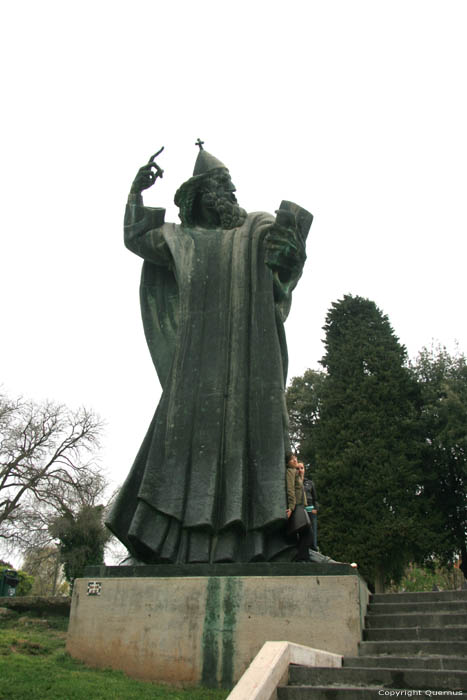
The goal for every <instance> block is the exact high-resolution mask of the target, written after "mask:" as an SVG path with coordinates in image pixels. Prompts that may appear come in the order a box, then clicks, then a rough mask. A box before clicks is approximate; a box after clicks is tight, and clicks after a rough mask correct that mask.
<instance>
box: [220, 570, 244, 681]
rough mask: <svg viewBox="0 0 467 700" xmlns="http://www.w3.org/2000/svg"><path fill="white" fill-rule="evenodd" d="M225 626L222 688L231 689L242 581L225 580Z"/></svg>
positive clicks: (234, 579) (236, 579) (223, 634)
mask: <svg viewBox="0 0 467 700" xmlns="http://www.w3.org/2000/svg"><path fill="white" fill-rule="evenodd" d="M224 581H225V583H224V625H223V630H222V687H223V688H231V687H232V686H233V682H234V680H233V679H234V658H235V631H236V630H235V628H236V624H237V611H238V609H239V607H240V600H241V594H242V587H243V586H242V581H241V579H239V578H233V577H232V578H230V577H229V578H226V579H224Z"/></svg>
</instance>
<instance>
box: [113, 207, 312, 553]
mask: <svg viewBox="0 0 467 700" xmlns="http://www.w3.org/2000/svg"><path fill="white" fill-rule="evenodd" d="M161 211H163V210H156V209H151V208H147V207H144V206H142V205H138V204H128V205H127V210H126V215H125V244H126V246H127V247H128V248H129V249H130V250H131V251H133V252H134V253H136V254H137V255H139V256H141V257H142V258H144V264H143V271H142V279H141V288H140V293H141V309H142V317H143V323H144V328H145V333H146V338H147V342H148V345H149V349H150V352H151V355H152V358H153V361H154V364H155V367H156V370H157V373H158V376H159V379H160V382H161V385H162V388H163V393H162V397H161V399H160V403H159V405H158V407H157V410H156V413H155V415H154V418H153V420H152V422H151V424H150V427H149V430H148V432H147V435H146V437H145V439H144V441H143V444H142V446H141V448H140V451H139V453H138V455H137V457H136V460H135V463H134V465H133V467H132V470H131V472H130V474H129V476H128V478H127V480H126V481H125V483H124V485H123V487H122V489H121V491H120V493H119V496H118V498H117V500H116V502H115V504H114V506H113V509H112V511H111V513H110V516H109V518H108V522H107V524H108V526H109V527H110V529H111V530H112V531H113V532H114V534H115V535H116V536H117V537H118V538H119V539H120V540H121V541H122V542H123V543H124V544H125V545H126V546H127V548H128V549H129V551H130V552H131V553H132V554H133V555H134V556H135V557H136V558H138V559H140V560H142V561H144V562H146V563H153V562H227V561H261V560H273V559H276V560H277V559H280V558H287V557H288V556H289V557H290V552H287V550H288V549H290V544H289V543H287V541H286V540H285V534H284V531H285V527H284V525H285V511H286V493H285V462H284V457H285V454H286V452H287V451H288V450H289V448H290V445H289V437H288V418H287V410H286V404H285V393H284V389H285V380H286V374H287V348H286V342H285V335H284V328H283V324H284V321H285V319H286V317H287V314H288V311H289V308H290V301H291V292H292V289H293V288H294V286H295V284H296V282H297V281H298V278H299V277H300V275H301V272H302V269H301V268H302V265H298V266H297V269H295V270H292V271H291V270H284V271H282V272H281V271H280V270H279V271H277V270H276V271H275V273H273V272H272V271H271V269H270V267H268V266H267V265H266V264H265V235H266V233H267V232H268V230H269V229H270V226H271V224H272V223H273V221H274V219H273V218H272V217H271V216H270V215H268V214H264V213H255V214H249V215H248V216H247V218H246V220H245V222H244V224H243V225H242V226H240V227H238V228H233V229H230V230H219V229H217V230H212V229H202V228H196V227H193V228H189V227H186V226H181V225H176V224H166V223H164V224H162V225H157V224H160V223H161V222H160V212H161Z"/></svg>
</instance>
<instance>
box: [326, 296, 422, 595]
mask: <svg viewBox="0 0 467 700" xmlns="http://www.w3.org/2000/svg"><path fill="white" fill-rule="evenodd" d="M324 330H325V331H326V339H325V348H326V352H325V355H324V357H323V359H322V360H321V364H322V365H323V366H324V368H325V369H326V371H327V377H326V380H325V381H324V382H323V384H322V387H321V391H320V394H321V396H320V419H319V421H318V423H317V424H316V427H315V429H314V435H313V439H314V443H315V449H316V464H315V465H314V466H313V475H314V478H315V480H316V483H317V487H318V496H319V501H320V505H321V508H320V531H321V546H322V548H323V550H324V551H325V552H326V553H329V554H330V555H331V556H332V557H333V558H336V559H340V560H344V561H356V562H358V564H359V566H360V569H361V571H362V574H363V575H364V576H365V577H366V578H367V579H368V581H369V582H370V583H372V582H374V584H375V587H376V590H383V588H384V584H385V582H389V581H390V580H391V579H393V580H397V579H398V578H400V576H401V575H402V573H403V571H404V567H405V565H406V564H407V563H408V561H410V560H411V559H412V558H413V557H414V556H415V554H416V553H417V552H418V551H419V549H420V547H422V548H423V542H422V541H421V540H422V539H423V528H420V519H419V517H418V516H419V507H420V504H419V499H418V500H417V497H418V495H419V491H420V483H421V474H420V468H419V444H418V441H417V434H416V430H415V428H416V424H417V423H416V421H417V405H418V392H417V385H416V382H415V381H414V379H413V377H412V376H411V374H410V372H409V370H408V368H407V367H406V359H407V358H406V350H405V348H404V346H402V345H401V344H400V342H399V340H398V338H397V337H396V336H395V334H394V331H393V329H392V328H391V325H390V323H389V320H388V318H387V316H385V315H384V314H383V313H382V312H381V311H380V309H378V307H377V306H376V305H375V304H374V302H372V301H370V300H368V299H363V298H361V297H358V296H357V297H353V296H345V297H344V298H343V299H342V300H340V301H338V302H336V303H334V304H332V308H331V309H330V311H329V312H328V315H327V317H326V324H325V326H324Z"/></svg>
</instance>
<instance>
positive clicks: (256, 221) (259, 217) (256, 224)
mask: <svg viewBox="0 0 467 700" xmlns="http://www.w3.org/2000/svg"><path fill="white" fill-rule="evenodd" d="M246 223H247V224H248V225H249V226H250V227H251V228H260V227H263V226H271V224H273V223H274V216H273V215H272V214H268V213H267V212H266V211H253V212H250V213H249V214H247V217H246Z"/></svg>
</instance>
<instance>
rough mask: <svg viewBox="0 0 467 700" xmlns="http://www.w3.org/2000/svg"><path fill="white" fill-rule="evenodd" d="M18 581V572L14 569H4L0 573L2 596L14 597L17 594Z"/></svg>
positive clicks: (0, 591) (0, 594)
mask: <svg viewBox="0 0 467 700" xmlns="http://www.w3.org/2000/svg"><path fill="white" fill-rule="evenodd" d="M18 583H19V578H18V573H17V572H16V571H13V569H4V570H3V571H2V572H1V573H0V597H1V596H8V597H12V596H14V595H16V586H17V585H18Z"/></svg>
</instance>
